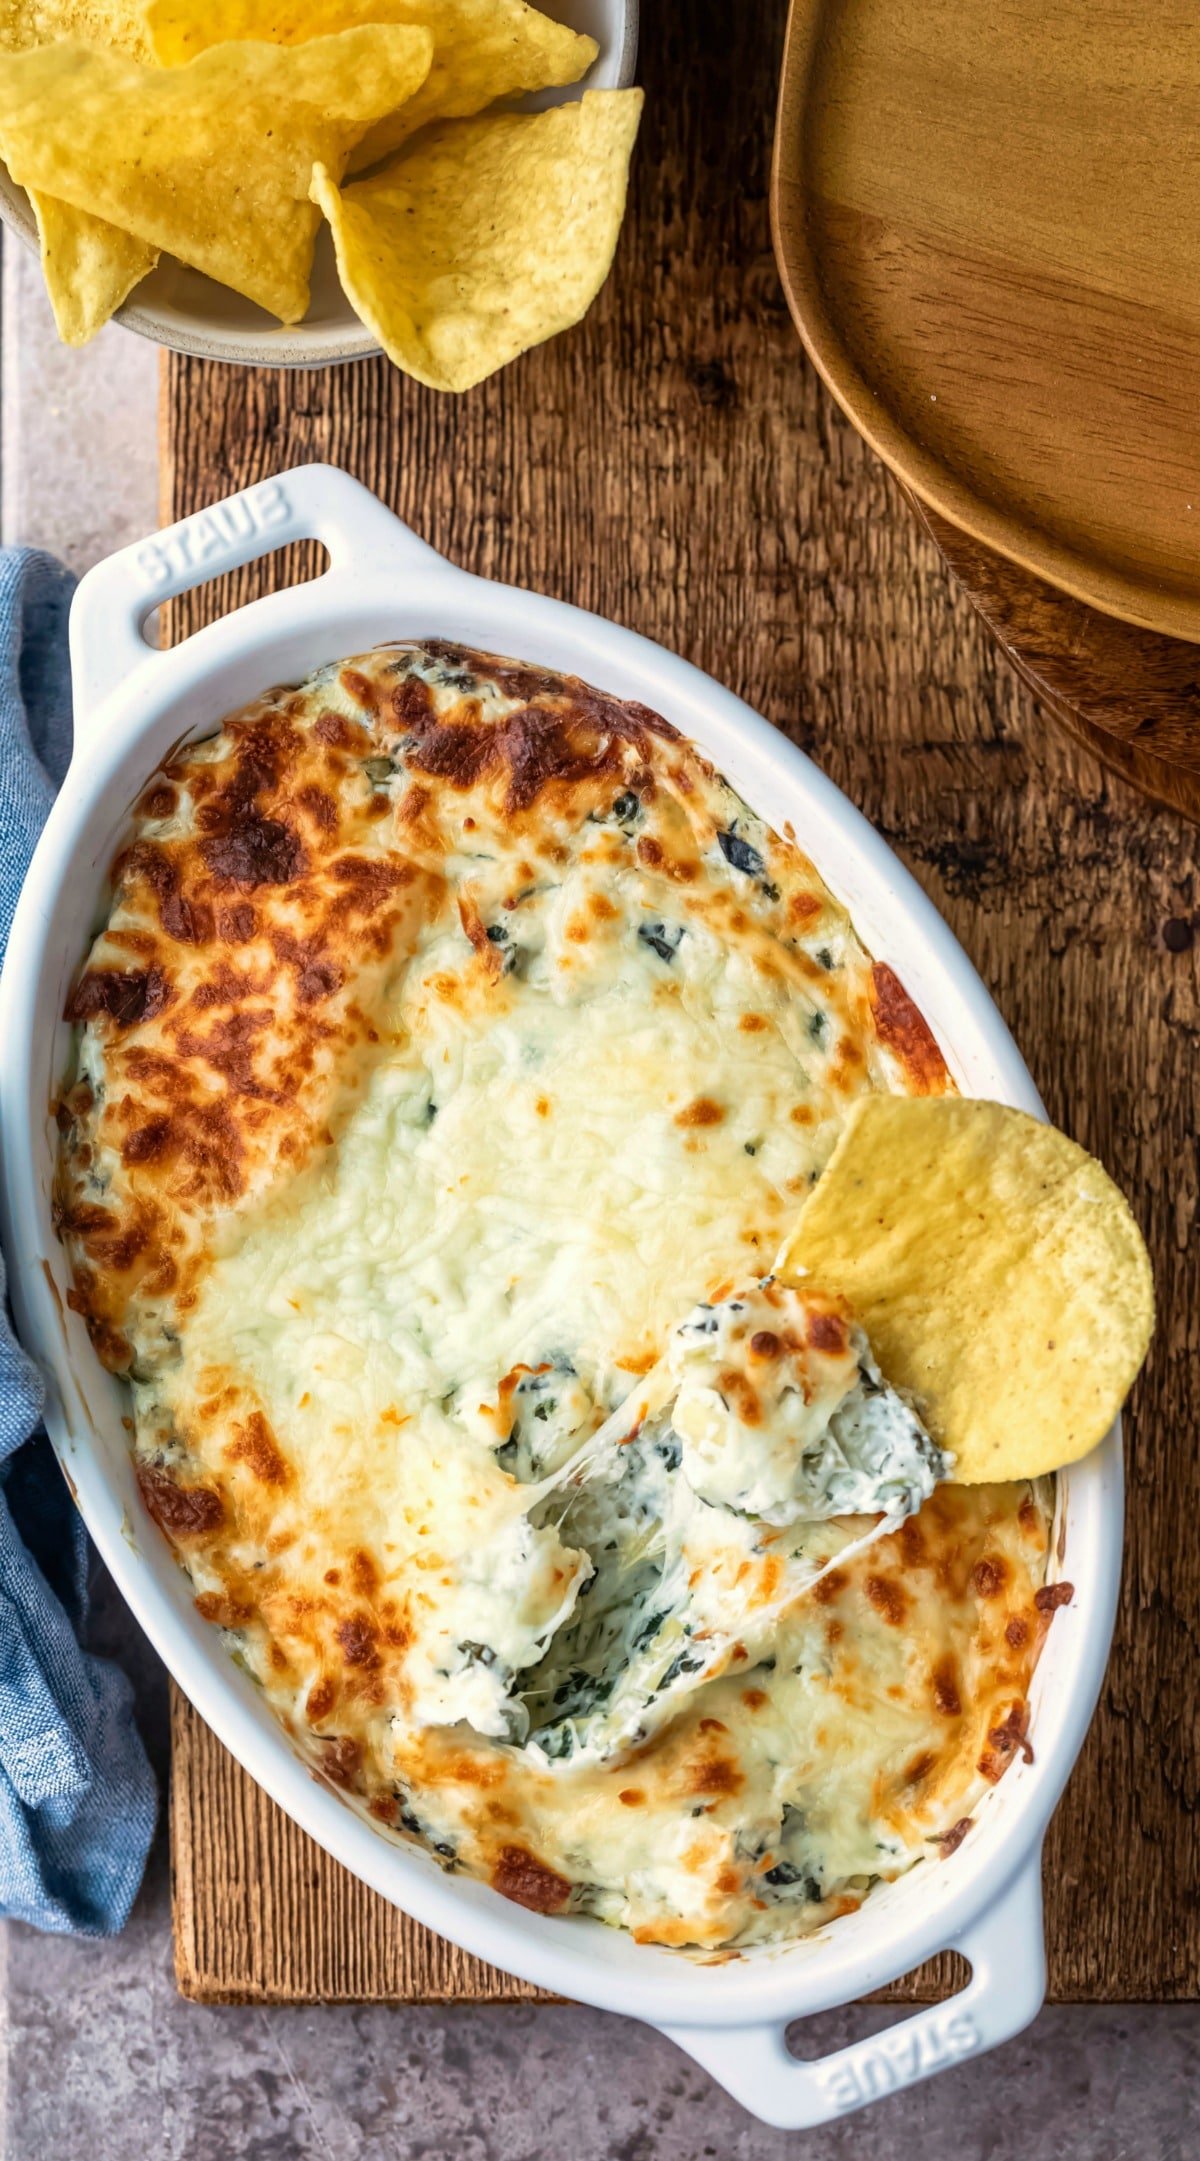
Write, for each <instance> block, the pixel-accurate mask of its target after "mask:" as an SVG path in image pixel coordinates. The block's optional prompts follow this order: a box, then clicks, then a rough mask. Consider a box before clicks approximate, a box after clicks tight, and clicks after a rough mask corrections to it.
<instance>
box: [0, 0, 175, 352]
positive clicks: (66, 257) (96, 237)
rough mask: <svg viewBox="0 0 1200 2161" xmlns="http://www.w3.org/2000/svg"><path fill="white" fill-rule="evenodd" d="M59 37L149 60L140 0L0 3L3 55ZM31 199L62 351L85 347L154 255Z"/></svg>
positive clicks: (65, 207) (48, 199) (111, 229)
mask: <svg viewBox="0 0 1200 2161" xmlns="http://www.w3.org/2000/svg"><path fill="white" fill-rule="evenodd" d="M60 38H78V39H79V40H80V41H81V42H82V43H83V44H86V45H100V46H103V47H106V48H109V47H112V48H115V49H116V50H118V51H120V52H124V53H128V54H129V55H130V56H131V58H133V59H135V60H138V59H149V57H150V47H149V42H148V40H147V37H146V32H145V26H144V24H143V23H142V20H141V14H140V9H139V6H138V0H0V52H27V51H29V49H30V48H31V47H32V46H35V45H52V44H54V43H55V42H56V40H58V39H60ZM29 199H30V204H31V206H32V209H33V214H34V217H35V219H36V221H37V229H38V238H39V240H40V241H41V249H42V275H43V277H44V278H45V281H46V290H47V292H48V293H49V295H50V305H51V307H52V308H53V310H54V320H55V322H56V323H57V325H58V334H59V336H60V337H61V338H62V339H63V340H64V342H65V343H66V344H67V345H83V344H86V342H87V340H88V339H89V338H91V337H94V336H95V334H96V332H97V331H98V330H99V329H101V328H102V327H103V325H104V324H105V323H106V322H107V321H108V319H109V316H110V315H112V314H114V313H115V311H116V310H117V309H118V308H119V307H120V305H121V302H122V301H123V300H127V299H128V297H129V295H130V293H131V292H132V291H133V288H134V286H135V285H138V284H140V282H141V280H142V279H143V278H144V277H145V276H146V274H147V272H148V271H151V270H153V268H154V265H155V263H156V262H157V261H158V250H157V248H152V247H147V245H146V243H145V241H143V240H135V239H134V237H133V235H132V234H131V233H123V232H120V231H118V229H117V227H116V226H114V225H108V224H106V223H105V221H104V219H103V218H94V217H90V216H89V215H88V213H87V211H86V210H76V209H74V208H72V206H71V204H69V203H64V202H59V201H57V200H56V199H55V197H53V196H50V195H44V194H42V193H41V192H40V191H39V190H38V189H36V188H35V189H31V190H30V198H29Z"/></svg>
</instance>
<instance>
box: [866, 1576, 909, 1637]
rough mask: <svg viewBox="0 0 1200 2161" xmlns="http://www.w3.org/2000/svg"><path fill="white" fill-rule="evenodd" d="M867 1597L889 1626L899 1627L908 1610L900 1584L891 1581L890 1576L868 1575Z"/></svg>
mask: <svg viewBox="0 0 1200 2161" xmlns="http://www.w3.org/2000/svg"><path fill="white" fill-rule="evenodd" d="M867 1597H868V1598H869V1599H870V1601H871V1604H872V1605H873V1606H874V1608H875V1611H876V1613H878V1614H881V1615H882V1617H883V1619H884V1620H885V1621H886V1622H887V1624H888V1627H889V1628H899V1627H900V1626H901V1625H902V1623H903V1621H904V1617H905V1614H906V1613H907V1611H908V1600H907V1599H906V1598H905V1596H904V1592H903V1590H902V1589H901V1587H900V1585H899V1584H898V1583H895V1582H893V1580H892V1578H891V1577H890V1576H868V1577H867Z"/></svg>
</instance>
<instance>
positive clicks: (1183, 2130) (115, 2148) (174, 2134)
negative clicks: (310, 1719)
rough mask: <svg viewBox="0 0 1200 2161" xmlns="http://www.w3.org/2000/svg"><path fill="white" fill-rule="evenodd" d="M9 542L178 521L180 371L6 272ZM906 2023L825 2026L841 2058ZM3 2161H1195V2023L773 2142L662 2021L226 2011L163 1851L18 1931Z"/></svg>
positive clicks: (2, 509) (116, 1616) (1125, 2010)
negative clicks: (107, 1900)
mask: <svg viewBox="0 0 1200 2161" xmlns="http://www.w3.org/2000/svg"><path fill="white" fill-rule="evenodd" d="M0 336H2V342H3V372H2V438H0V531H2V533H3V538H4V540H5V541H24V542H28V543H31V544H33V545H36V546H41V547H46V548H50V549H52V550H53V551H54V552H55V553H56V554H58V555H60V556H62V557H63V558H65V560H66V561H67V562H69V563H70V564H71V565H72V567H73V568H75V569H77V570H83V569H86V568H87V566H88V564H89V563H92V562H94V561H95V560H96V559H97V558H98V557H99V556H101V555H104V554H106V553H107V552H108V551H109V550H110V549H112V548H114V547H119V546H121V545H122V544H123V543H125V542H126V541H129V540H133V539H136V538H137V537H139V536H140V535H141V534H142V533H145V532H148V531H149V530H151V529H152V528H153V527H154V526H155V525H156V524H157V522H158V519H157V486H158V475H157V400H158V366H157V355H156V353H155V352H154V351H153V349H152V348H151V347H150V346H149V345H147V344H144V343H143V342H141V341H140V340H138V339H136V338H134V337H132V336H130V335H128V334H127V333H126V332H124V331H121V330H118V329H111V330H108V331H106V332H105V333H104V334H103V335H102V336H101V337H100V338H99V339H98V340H97V341H96V343H95V344H94V345H93V346H91V347H89V348H88V349H87V350H86V351H85V352H82V353H71V352H66V351H63V350H62V348H60V347H59V346H58V344H57V343H56V341H55V339H54V336H53V330H52V326H51V324H50V318H49V310H48V308H47V306H46V303H45V300H44V297H43V294H42V291H41V287H40V281H39V279H38V277H37V274H36V270H35V267H34V265H33V263H32V261H31V260H30V259H29V258H28V257H26V256H25V254H24V252H23V251H18V250H17V249H16V248H14V247H11V246H10V247H9V248H8V249H7V250H6V253H5V260H4V278H3V300H2V318H0ZM96 1626H97V1631H98V1638H99V1641H98V1647H100V1648H105V1649H110V1650H114V1651H116V1652H117V1653H118V1655H120V1656H121V1657H122V1658H123V1659H124V1660H125V1662H126V1663H127V1664H128V1665H130V1667H131V1669H132V1670H133V1671H134V1672H135V1676H136V1680H137V1685H138V1694H139V1702H140V1706H141V1713H142V1719H143V1726H144V1729H145V1730H146V1731H147V1733H148V1736H149V1739H150V1741H151V1745H152V1748H153V1751H154V1753H155V1756H156V1759H157V1761H158V1764H159V1766H160V1770H162V1771H164V1772H165V1756H166V1748H165V1716H164V1710H165V1687H164V1681H163V1675H162V1672H161V1669H160V1667H159V1666H158V1663H157V1660H156V1659H155V1657H154V1655H153V1653H152V1652H151V1651H150V1650H149V1647H148V1646H146V1645H145V1644H144V1643H142V1642H141V1641H140V1640H135V1639H138V1631H137V1630H136V1628H135V1625H134V1623H133V1622H132V1621H131V1620H130V1619H129V1618H128V1616H127V1615H126V1613H125V1611H124V1608H123V1606H122V1605H121V1602H120V1600H119V1599H118V1598H117V1596H116V1594H115V1593H114V1592H113V1591H112V1589H111V1587H110V1586H108V1587H106V1586H105V1585H104V1584H103V1583H101V1584H100V1585H99V1586H98V1588H97V1608H96ZM872 2017H873V2018H874V2020H875V2022H876V2023H881V2022H883V2020H884V2019H885V2017H886V2014H880V2013H876V2014H870V2013H868V2012H865V2011H855V2010H851V2011H847V2012H840V2013H836V2014H831V2015H830V2016H829V2017H828V2018H824V2019H821V2020H817V2021H814V2022H813V2028H814V2029H815V2031H814V2032H813V2034H812V2040H813V2043H814V2044H819V2045H820V2047H821V2048H823V2049H828V2048H830V2047H834V2046H836V2045H838V2043H839V2042H841V2041H843V2040H846V2039H848V2038H850V2036H851V2034H852V2033H856V2032H861V2031H863V2030H865V2022H866V2021H867V2020H868V2019H870V2018H872ZM0 2037H2V2041H3V2047H2V2050H0V2122H2V2123H3V2156H4V2161H97V2157H100V2156H103V2161H149V2157H154V2161H158V2157H159V2156H162V2157H164V2161H307V2157H308V2156H313V2157H314V2161H443V2157H444V2161H551V2157H553V2161H562V2157H564V2156H565V2157H567V2161H709V2157H712V2161H777V2157H778V2161H782V2157H783V2156H784V2155H799V2154H801V2153H803V2154H805V2155H807V2156H811V2157H812V2161H905V2157H907V2156H910V2155H911V2156H913V2157H916V2156H918V2155H919V2156H920V2157H921V2161H952V2157H953V2161H1000V2157H1005V2161H1006V2157H1008V2156H1012V2157H1014V2161H1016V2157H1020V2161H1042V2157H1043V2156H1044V2157H1046V2161H1049V2157H1051V2156H1053V2157H1054V2161H1194V2157H1197V2156H1200V2069H1198V2060H1200V2007H1193V2006H1177V2007H1170V2008H1163V2009H1154V2008H1147V2007H1136V2006H1129V2007H1114V2008H1110V2009H1088V2008H1082V2007H1081V2008H1059V2009H1055V2010H1051V2011H1046V2012H1044V2013H1043V2014H1042V2016H1041V2018H1040V2019H1038V2021H1037V2023H1036V2024H1035V2025H1034V2026H1033V2027H1032V2028H1031V2029H1030V2030H1029V2032H1028V2033H1026V2034H1025V2035H1023V2036H1022V2037H1021V2038H1020V2039H1019V2040H1017V2041H1013V2042H1011V2043H1009V2045H1008V2046H1007V2047H1006V2048H1002V2049H999V2050H997V2051H996V2052H995V2053H994V2054H992V2055H990V2056H987V2057H985V2058H982V2059H980V2060H979V2061H977V2062H971V2063H968V2064H966V2065H964V2066H962V2067H961V2068H959V2069H958V2070H955V2071H953V2072H951V2073H949V2074H947V2075H946V2076H944V2077H941V2078H938V2079H935V2080H932V2081H930V2082H929V2083H927V2084H926V2085H924V2086H922V2087H919V2088H917V2089H916V2090H915V2091H913V2092H910V2093H908V2094H906V2095H902V2096H899V2097H897V2098H896V2099H894V2100H888V2101H884V2102H881V2103H879V2104H877V2106H876V2107H875V2108H873V2109H871V2110H868V2111H867V2112H866V2113H865V2114H863V2115H858V2116H853V2117H851V2118H849V2119H847V2120H846V2121H845V2122H844V2123H841V2124H839V2125H837V2126H835V2127H833V2128H831V2129H829V2130H826V2131H823V2132H819V2133H813V2134H808V2135H804V2134H799V2133H797V2134H790V2135H789V2134H785V2133H782V2132H776V2131H770V2130H767V2129H765V2128H764V2127H763V2126H762V2125H760V2124H758V2123H756V2122H755V2121H754V2120H753V2119H752V2118H751V2117H749V2116H747V2115H746V2114H745V2113H744V2112H743V2111H742V2110H741V2109H740V2108H739V2107H738V2106H737V2105H736V2103H734V2102H732V2101H730V2100H729V2099H728V2098H727V2097H726V2095H725V2094H723V2093H722V2092H721V2091H720V2089H719V2088H717V2087H716V2086H715V2085H714V2084H713V2083H712V2081H711V2080H710V2079H709V2078H708V2077H707V2076H706V2075H705V2073H704V2072H702V2071H700V2070H699V2069H698V2068H697V2067H696V2066H695V2065H694V2064H693V2063H691V2062H690V2060H689V2059H688V2058H686V2057H684V2056H682V2055H681V2054H680V2053H679V2052H678V2050H676V2049H675V2048H673V2047H672V2046H671V2044H670V2043H669V2042H667V2041H664V2040H662V2039H660V2037H659V2036H658V2035H656V2034H654V2033H651V2032H650V2031H648V2030H647V2029H646V2028H644V2027H640V2026H637V2025H635V2024H633V2023H632V2022H630V2021H628V2020H625V2019H618V2018H615V2017H609V2016H607V2015H605V2014H603V2013H600V2012H595V2011H589V2010H583V2009H576V2008H570V2007H563V2008H558V2007H555V2008H545V2009H532V2008H530V2009H520V2010H515V2009H503V2008H496V2009H446V2010H385V2009H378V2008H364V2009H354V2008H345V2007H338V2008H328V2009H326V2008H322V2007H320V2006H317V2007H311V2006H310V2007H304V2008H299V2007H298V2008H293V2009H288V2008H272V2009H269V2010H263V2009H237V2008H232V2009H220V2010H217V2009H206V2008H202V2007H200V2006H198V2005H195V2004H189V2003H184V2002H183V2001H182V2000H181V1999H180V1998H179V1996H178V1995H177V1994H176V1991H175V1986H174V1978H173V1972H172V1956H171V1923H170V1895H169V1883H168V1868H167V1855H166V1850H165V1838H164V1837H162V1836H160V1839H159V1842H158V1846H157V1848H156V1850H155V1854H154V1857H153V1860H152V1863H151V1867H150V1870H149V1873H148V1876H147V1881H146V1884H145V1886H144V1889H143V1891H142V1894H141V1897H140V1899H139V1901H138V1904H137V1908H136V1910H135V1913H134V1916H133V1919H132V1921H131V1923H130V1925H129V1927H128V1929H127V1930H126V1931H125V1933H124V1935H123V1936H121V1937H120V1938H118V1939H116V1940H115V1941H113V1942H111V1943H103V1944H86V1943H74V1942H69V1941H64V1940H61V1939H56V1938H48V1937H40V1936H37V1935H35V1934H34V1933H33V1932H32V1931H31V1930H29V1929H26V1928H23V1927H20V1926H17V1925H9V1926H8V1927H7V1928H4V1929H0Z"/></svg>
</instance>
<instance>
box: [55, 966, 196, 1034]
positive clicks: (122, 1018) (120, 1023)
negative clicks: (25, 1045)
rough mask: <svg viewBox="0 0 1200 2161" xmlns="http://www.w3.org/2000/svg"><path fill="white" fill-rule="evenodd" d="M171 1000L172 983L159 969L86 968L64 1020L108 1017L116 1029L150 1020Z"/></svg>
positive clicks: (130, 1026) (70, 998)
mask: <svg viewBox="0 0 1200 2161" xmlns="http://www.w3.org/2000/svg"><path fill="white" fill-rule="evenodd" d="M170 1002H171V986H170V983H169V982H168V980H167V977H166V975H165V973H164V972H163V970H162V969H161V968H134V969H130V970H128V971H127V972H122V971H120V970H118V969H116V968H89V969H88V970H87V971H86V973H85V974H84V975H82V976H81V977H80V979H79V981H78V983H77V984H76V985H75V988H74V990H73V991H72V993H71V995H70V997H69V998H68V1000H67V1003H66V1007H65V1009H64V1013H63V1018H64V1020H69V1021H76V1022H83V1021H89V1020H99V1019H100V1018H101V1017H103V1018H104V1019H106V1020H111V1021H112V1022H113V1024H114V1026H116V1027H118V1028H133V1027H136V1025H137V1023H138V1022H139V1021H144V1020H153V1019H154V1017H155V1015H156V1014H158V1013H161V1012H162V1011H163V1009H164V1007H165V1006H167V1005H169V1004H170Z"/></svg>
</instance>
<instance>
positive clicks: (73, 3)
mask: <svg viewBox="0 0 1200 2161" xmlns="http://www.w3.org/2000/svg"><path fill="white" fill-rule="evenodd" d="M61 38H75V39H76V40H77V41H78V42H79V43H80V44H81V45H99V46H102V47H103V48H104V49H105V50H108V49H109V48H115V50H116V51H118V52H123V53H129V54H130V55H131V56H132V57H133V58H134V59H135V60H148V59H149V58H150V42H149V39H148V37H147V35H146V26H145V24H144V22H143V21H142V8H141V4H140V0H0V52H8V53H23V52H28V51H29V50H30V49H31V47H33V46H35V45H54V44H57V43H58V41H59V40H60V39H61Z"/></svg>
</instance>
